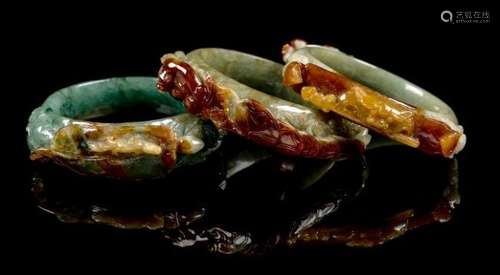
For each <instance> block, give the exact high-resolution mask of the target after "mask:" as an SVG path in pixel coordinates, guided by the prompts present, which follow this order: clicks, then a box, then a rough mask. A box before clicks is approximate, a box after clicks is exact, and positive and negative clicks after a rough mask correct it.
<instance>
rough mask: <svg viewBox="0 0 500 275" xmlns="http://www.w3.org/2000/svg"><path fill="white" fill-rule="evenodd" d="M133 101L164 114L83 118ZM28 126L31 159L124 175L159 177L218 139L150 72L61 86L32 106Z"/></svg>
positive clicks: (207, 151)
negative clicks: (137, 118)
mask: <svg viewBox="0 0 500 275" xmlns="http://www.w3.org/2000/svg"><path fill="white" fill-rule="evenodd" d="M137 106H144V107H147V108H151V109H154V110H157V111H158V112H161V113H164V114H165V116H167V117H165V118H162V119H156V120H151V121H143V122H126V123H99V122H90V121H86V120H87V119H92V118H96V117H100V116H105V115H109V114H112V113H114V112H117V111H120V110H121V111H124V110H125V111H126V110H127V109H129V108H134V107H137ZM27 131H28V146H29V148H30V150H31V159H32V160H52V161H54V162H55V163H57V164H60V165H63V166H66V167H69V168H71V169H72V170H75V171H77V172H79V173H81V174H86V175H102V176H107V177H114V178H125V179H142V178H157V177H162V176H164V175H166V174H167V173H168V171H170V170H171V169H173V168H175V167H179V166H182V165H186V164H194V163H197V162H200V161H203V160H204V159H205V157H206V156H207V155H208V154H210V153H211V152H212V151H214V149H215V148H216V147H217V146H218V144H219V134H218V130H217V129H216V128H215V127H213V126H212V125H210V124H209V123H205V122H203V121H202V120H200V119H199V118H197V117H196V116H193V115H191V114H188V113H184V107H183V105H182V104H181V103H180V102H177V101H176V100H175V99H174V98H172V97H171V96H169V95H168V94H162V93H159V92H158V91H157V89H156V79H155V78H153V77H123V78H110V79H104V80H99V81H91V82H86V83H81V84H77V85H73V86H70V87H67V88H64V89H61V90H59V91H57V92H55V93H53V94H52V95H51V96H49V97H48V98H47V100H46V101H45V102H44V103H43V105H42V106H40V107H38V108H37V109H35V110H34V111H33V112H32V114H31V116H30V119H29V123H28V126H27Z"/></svg>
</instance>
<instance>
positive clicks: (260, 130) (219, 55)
mask: <svg viewBox="0 0 500 275" xmlns="http://www.w3.org/2000/svg"><path fill="white" fill-rule="evenodd" d="M162 63H163V65H162V67H161V69H160V71H159V80H158V88H159V89H160V90H162V91H166V92H169V93H171V94H172V95H173V96H174V97H176V98H179V99H181V100H183V103H184V105H185V107H186V109H187V111H188V112H190V113H192V114H196V115H199V116H201V117H202V118H203V119H205V120H210V121H212V122H213V123H214V125H215V126H216V127H217V128H219V129H222V130H224V131H227V132H230V133H233V134H237V135H239V136H242V137H244V138H246V139H249V140H251V141H253V142H256V143H257V144H260V145H263V146H265V147H267V148H271V149H273V150H274V151H276V152H278V153H281V154H284V155H288V156H298V157H308V158H321V159H339V158H345V157H349V156H352V155H353V154H359V153H360V152H363V151H364V149H365V147H366V144H367V143H368V142H369V135H368V134H367V130H366V129H365V128H363V127H360V126H358V125H355V124H353V123H351V122H349V121H346V120H343V119H340V118H339V117H338V116H335V115H334V116H328V115H324V114H322V113H321V112H319V111H318V110H316V109H315V108H311V107H308V106H306V105H307V103H305V102H304V101H302V99H300V97H299V96H297V95H295V94H294V93H293V91H291V90H290V89H289V88H287V87H285V86H284V85H283V84H282V76H281V70H282V69H283V67H282V65H280V64H277V63H275V62H272V61H270V60H266V59H263V58H260V57H257V56H253V55H250V54H245V53H241V52H237V51H231V50H225V49H198V50H195V51H193V52H191V53H189V54H188V55H187V56H185V55H184V54H183V53H181V52H177V53H175V54H167V55H165V56H163V58H162ZM285 99H287V100H285ZM288 100H290V101H288ZM292 101H293V102H292ZM294 102H295V103H294ZM297 103H299V104H297ZM301 103H303V105H302V104H301Z"/></svg>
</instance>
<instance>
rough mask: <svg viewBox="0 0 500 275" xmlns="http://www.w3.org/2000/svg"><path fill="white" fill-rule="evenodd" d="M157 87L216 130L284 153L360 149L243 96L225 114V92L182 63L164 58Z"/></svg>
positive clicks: (326, 154)
mask: <svg viewBox="0 0 500 275" xmlns="http://www.w3.org/2000/svg"><path fill="white" fill-rule="evenodd" d="M158 76H159V77H158V84H157V87H158V89H159V90H160V91H164V92H169V93H170V94H172V96H174V97H176V98H178V99H181V100H183V103H184V105H185V107H186V109H187V111H188V112H190V113H193V114H199V115H201V117H202V118H204V119H207V120H210V121H212V122H213V123H214V124H215V126H216V127H217V128H219V129H223V130H225V131H228V132H231V133H235V134H238V135H240V136H242V137H244V138H247V139H249V140H252V141H254V142H256V143H257V144H260V145H263V146H267V147H270V148H273V149H274V150H276V151H278V152H279V153H281V154H284V155H288V156H301V157H310V158H324V159H327V158H345V157H351V156H353V155H358V154H360V152H363V151H364V146H363V144H362V143H361V142H360V141H358V140H355V139H344V138H339V139H336V140H334V141H329V140H321V139H318V138H316V137H314V136H312V135H310V134H308V133H305V132H301V131H299V130H297V129H295V128H294V127H292V126H291V125H289V124H287V123H284V122H282V121H280V120H279V119H277V118H275V117H274V116H273V114H272V113H271V112H270V111H269V110H268V109H267V108H266V107H265V106H264V104H262V103H260V102H258V101H256V100H253V99H247V100H243V101H241V102H240V103H238V104H240V105H241V107H242V108H240V109H242V110H241V111H239V112H237V113H236V115H233V116H230V115H229V113H228V111H227V110H228V109H229V108H228V106H229V104H231V103H230V102H229V91H228V90H227V88H225V87H223V86H221V85H218V84H217V83H215V82H214V81H213V80H212V79H210V78H208V79H206V80H205V81H202V80H200V79H199V78H198V77H197V75H196V73H195V71H194V70H193V68H192V67H191V66H190V65H189V64H188V63H186V62H183V61H181V60H177V59H175V58H166V59H165V60H163V65H162V67H161V68H160V71H159V73H158Z"/></svg>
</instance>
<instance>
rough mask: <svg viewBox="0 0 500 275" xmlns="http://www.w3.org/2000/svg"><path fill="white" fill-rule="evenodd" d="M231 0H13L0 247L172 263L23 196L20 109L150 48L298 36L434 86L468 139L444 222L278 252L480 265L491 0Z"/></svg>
mask: <svg viewBox="0 0 500 275" xmlns="http://www.w3.org/2000/svg"><path fill="white" fill-rule="evenodd" d="M228 5H229V6H231V4H228ZM232 5H234V6H235V7H234V9H235V10H239V11H238V12H236V11H232V10H224V9H222V8H218V7H215V6H212V5H211V4H204V5H198V4H194V3H192V4H186V5H175V6H158V5H151V6H147V7H146V6H142V7H136V6H129V7H126V8H125V9H122V7H120V8H117V7H112V8H111V7H107V8H104V7H92V8H90V7H86V6H74V7H71V8H68V9H64V10H57V9H56V7H54V9H53V10H50V8H49V11H47V10H43V11H42V9H41V8H42V7H40V9H37V7H34V8H33V9H30V10H23V17H21V18H18V19H21V20H16V21H15V23H12V24H13V25H12V26H9V25H7V27H8V34H9V35H11V39H10V40H9V41H11V42H14V43H9V44H10V45H11V46H12V48H13V49H12V51H10V52H8V53H12V54H8V55H9V56H7V59H10V58H11V57H14V58H15V59H14V61H15V62H14V63H13V65H12V67H11V68H12V69H11V72H15V74H13V75H12V76H11V77H10V76H9V80H11V83H13V84H14V86H13V88H12V90H11V91H6V93H8V94H7V98H8V101H7V102H5V103H4V104H3V106H4V107H3V108H4V111H6V112H8V114H9V115H8V117H7V120H8V121H7V123H8V124H7V125H8V127H9V130H8V134H7V135H8V136H9V138H10V137H14V143H9V145H8V146H7V148H6V150H3V151H4V152H5V155H6V156H9V157H7V158H5V160H6V161H7V162H8V164H9V165H8V166H7V167H9V168H8V170H9V171H8V172H13V173H12V176H9V177H6V178H5V181H7V184H8V186H9V188H8V190H9V192H8V193H3V194H4V196H6V197H7V200H6V202H7V207H6V208H5V209H6V210H7V212H8V215H7V216H6V218H5V219H4V220H3V222H2V225H4V228H7V229H8V230H12V231H13V233H12V234H10V235H6V236H9V237H8V239H9V240H8V241H9V242H11V243H13V244H14V245H13V246H12V250H11V255H15V256H16V257H17V256H19V257H22V258H24V259H26V258H29V259H31V260H36V259H42V260H49V261H56V262H65V263H70V264H71V263H74V264H75V265H82V264H83V263H92V262H93V261H101V260H106V261H109V262H110V263H111V264H112V265H113V264H114V263H118V262H119V263H123V261H125V259H130V261H132V262H133V261H136V260H139V259H142V260H144V261H145V262H147V263H148V266H155V265H158V266H164V268H165V269H168V267H169V266H175V264H179V263H180V262H177V260H175V261H173V260H172V259H174V258H175V259H177V257H176V256H181V257H182V258H183V259H188V260H189V259H190V258H191V257H194V256H193V255H191V254H189V253H188V252H184V251H179V250H175V251H173V252H172V251H171V250H170V249H168V247H167V245H166V244H159V243H158V240H157V239H156V238H154V237H146V236H143V235H140V236H137V235H134V234H133V233H130V232H116V231H113V230H108V229H102V228H92V227H88V228H87V227H85V228H84V229H81V228H75V227H69V228H68V227H65V226H64V225H61V224H57V222H55V221H54V220H53V219H52V218H51V217H48V216H45V215H43V214H41V213H40V212H39V211H38V210H37V209H36V208H35V207H34V205H32V200H31V198H30V195H29V189H28V188H29V187H28V185H29V179H30V177H31V174H30V173H31V172H30V169H31V166H30V163H29V160H28V150H27V148H26V146H25V143H24V139H25V132H24V127H25V125H26V122H27V118H28V116H29V113H30V112H31V110H32V109H33V108H35V107H36V106H38V105H40V104H41V103H42V102H43V100H44V99H45V98H46V97H47V96H48V95H49V94H50V93H51V92H53V91H55V90H57V89H59V88H62V87H65V86H68V85H70V84H74V83H78V82H83V81H87V80H94V79H101V78H106V77H112V76H130V75H150V76H154V75H155V74H156V72H157V70H158V67H159V65H160V63H159V58H160V57H161V56H162V54H164V53H166V52H172V51H175V50H183V51H185V52H189V51H190V50H192V49H195V48H200V47H223V48H231V49H236V50H240V51H245V52H249V53H252V54H256V55H260V56H263V57H266V58H269V59H272V60H275V61H280V49H281V46H282V44H283V43H284V42H286V41H289V40H290V39H293V38H302V39H305V40H307V41H310V42H311V43H318V44H329V45H334V46H335V47H337V48H339V49H341V50H343V51H345V52H347V53H350V54H353V55H355V56H356V57H358V58H360V59H363V60H366V61H368V62H370V63H373V64H376V65H378V66H380V67H382V68H385V69H387V70H389V71H391V72H394V73H396V74H398V75H400V76H402V77H404V78H406V79H408V80H410V81H411V82H414V83H416V84H418V85H419V86H421V87H424V88H425V89H427V90H429V91H431V92H433V93H435V94H436V95H438V96H439V97H440V98H442V99H443V100H444V101H445V102H447V103H448V104H449V105H450V106H451V107H452V108H453V109H454V110H455V112H456V113H457V114H458V117H459V120H460V122H461V124H462V125H463V126H464V128H465V130H466V134H467V137H468V143H467V147H466V148H465V150H464V151H463V152H462V153H461V154H460V155H459V160H460V169H461V170H460V172H461V182H462V184H461V191H462V194H463V200H464V203H463V205H462V207H461V208H460V209H459V214H458V217H457V219H455V220H453V221H452V222H451V223H449V224H445V225H440V226H437V227H432V228H431V229H424V230H422V231H419V232H416V233H412V234H411V235H410V236H408V237H404V238H403V239H401V240H397V241H394V242H392V243H389V244H388V245H386V246H384V247H380V248H375V249H371V250H350V249H334V250H324V249H323V250H315V249H311V250H306V251H298V252H296V253H295V252H291V253H287V254H286V255H282V256H288V257H298V258H301V259H305V258H308V259H307V260H304V261H311V258H312V257H314V261H317V262H322V261H323V262H332V263H333V262H335V259H337V260H338V262H343V261H344V260H346V259H349V260H352V261H358V260H360V261H361V260H366V259H377V260H380V261H382V262H383V263H392V262H401V261H403V262H408V264H415V263H417V262H427V261H432V262H433V263H442V264H443V265H448V264H450V265H455V266H458V267H461V266H462V265H469V264H471V262H474V263H476V262H475V261H472V259H473V258H474V259H478V260H482V261H481V262H477V263H476V267H482V266H483V263H484V261H488V259H489V258H490V257H494V256H495V253H494V252H492V253H489V252H487V251H486V248H487V247H489V246H494V243H495V242H496V237H495V234H492V233H493V232H494V231H495V228H494V226H491V224H490V221H491V217H495V215H494V214H493V213H494V209H493V204H494V203H495V201H494V199H493V198H492V196H493V195H494V190H493V189H494V186H492V185H495V184H496V182H495V178H494V177H493V175H494V174H495V170H490V169H489V167H490V166H489V164H490V163H493V164H494V161H493V160H490V159H489V158H488V157H487V155H491V154H493V153H495V152H494V151H495V150H496V148H495V145H493V144H494V143H495V142H496V141H495V138H493V137H491V134H492V131H494V130H493V128H494V127H492V125H493V124H492V118H494V117H495V115H494V113H495V111H496V110H495V108H493V103H494V102H493V101H494V98H495V96H496V92H497V89H498V88H495V87H497V85H495V84H493V83H494V82H495V81H496V80H497V79H496V73H497V71H498V69H495V67H494V64H495V63H496V62H497V59H496V57H494V56H495V53H494V50H497V49H498V46H497V42H496V41H494V40H495V37H494V36H495V35H494V33H498V31H496V20H497V18H496V17H497V14H496V10H494V9H493V8H492V7H488V6H475V7H474V6H473V7H470V6H466V7H452V6H443V7H440V6H434V7H426V8H423V7H416V6H401V7H394V6H393V7H392V8H390V9H389V8H388V7H381V6H377V7H364V8H363V9H361V7H360V6H359V7H339V6H336V5H331V6H330V5H327V4H320V3H312V2H311V3H309V4H306V3H302V4H300V5H297V6H295V8H294V7H293V6H290V4H286V3H283V4H278V7H276V8H272V9H270V8H267V6H266V5H263V4H259V5H257V6H246V5H245V4H236V3H233V4H232ZM360 5H361V4H360ZM236 6H238V7H236ZM195 7H196V8H195ZM45 8H46V7H45ZM226 8H227V7H226ZM443 9H450V10H452V11H454V10H488V11H489V12H490V16H491V19H490V20H491V21H492V22H491V23H489V24H463V25H451V24H446V23H443V22H441V21H440V13H441V11H442V10H443ZM492 66H493V67H492ZM4 96H5V95H4ZM11 97H13V98H11ZM6 114H7V113H6ZM9 123H12V125H9ZM425 172H426V171H421V173H425ZM8 174H9V175H10V173H8ZM10 187H12V189H11V188H10ZM198 256H199V255H198ZM311 256H312V257H311ZM270 257H271V259H276V256H270ZM208 258H209V259H214V258H215V257H214V256H208ZM237 258H238V259H240V258H239V257H237ZM278 258H280V259H282V257H278ZM217 259H220V258H217ZM222 259H233V258H231V257H222ZM462 259H467V261H461V260H462ZM115 261H117V262H115ZM172 261H173V262H172ZM41 262H43V261H41Z"/></svg>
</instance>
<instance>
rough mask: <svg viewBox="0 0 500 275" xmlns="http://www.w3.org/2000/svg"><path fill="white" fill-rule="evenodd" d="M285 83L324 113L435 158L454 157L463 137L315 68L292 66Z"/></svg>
mask: <svg viewBox="0 0 500 275" xmlns="http://www.w3.org/2000/svg"><path fill="white" fill-rule="evenodd" d="M283 83H284V84H285V85H287V86H291V87H293V88H294V90H295V91H297V92H299V93H300V94H301V95H302V97H303V98H304V99H305V100H306V101H309V102H311V103H313V104H314V105H315V106H317V107H318V108H320V109H321V110H323V111H325V112H335V113H337V114H340V115H341V116H344V117H346V118H348V119H350V120H352V121H354V122H356V123H359V124H361V125H363V126H365V127H368V128H370V129H372V130H374V131H376V132H378V133H380V134H383V135H385V136H388V137H390V138H392V139H394V140H396V141H399V142H401V143H403V144H406V145H408V146H411V147H414V148H418V149H419V150H421V151H423V152H426V153H428V154H432V155H443V156H446V157H449V156H451V155H453V152H454V149H455V147H456V146H457V144H458V141H459V138H460V136H461V133H459V132H457V131H455V130H453V129H452V128H451V127H450V126H448V125H447V124H446V123H444V122H442V121H439V120H436V119H432V118H429V117H427V116H425V113H424V111H423V110H422V109H419V108H415V107H413V106H409V105H407V104H404V103H401V102H399V101H396V100H394V99H391V98H388V97H386V96H384V95H381V94H379V93H378V92H376V91H374V90H372V89H370V88H368V87H366V86H363V85H362V84H359V83H356V82H354V81H353V80H351V79H349V78H347V77H345V76H343V75H341V74H339V73H336V72H332V71H328V70H326V69H323V68H321V67H319V66H317V65H315V64H310V63H309V64H302V63H298V62H291V63H290V64H288V65H287V67H286V69H285V73H284V80H283Z"/></svg>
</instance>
